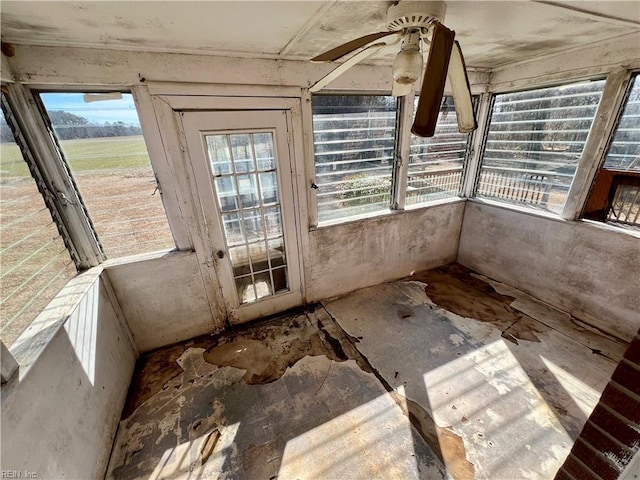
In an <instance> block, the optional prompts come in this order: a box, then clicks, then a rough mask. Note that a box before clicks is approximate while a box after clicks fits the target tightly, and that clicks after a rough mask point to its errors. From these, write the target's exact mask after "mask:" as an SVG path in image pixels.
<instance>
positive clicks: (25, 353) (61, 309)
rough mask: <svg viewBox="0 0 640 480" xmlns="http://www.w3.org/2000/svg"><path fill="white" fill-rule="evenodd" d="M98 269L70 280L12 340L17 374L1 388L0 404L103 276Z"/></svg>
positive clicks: (101, 269) (12, 351) (10, 350)
mask: <svg viewBox="0 0 640 480" xmlns="http://www.w3.org/2000/svg"><path fill="white" fill-rule="evenodd" d="M103 270H104V269H103V268H102V267H101V266H99V267H94V268H91V269H89V270H87V271H85V272H82V273H79V274H78V275H76V276H75V277H73V278H72V279H71V280H69V282H68V283H67V284H66V285H65V286H64V287H63V288H62V290H60V292H59V293H58V294H57V295H56V296H55V297H54V298H53V300H51V302H49V304H48V305H47V306H46V307H45V309H44V310H43V311H42V312H40V314H39V315H38V316H37V317H36V319H35V320H34V321H33V322H32V323H31V325H29V326H28V327H27V328H26V329H25V330H24V332H22V333H21V334H20V336H19V337H18V338H17V339H16V341H15V342H13V344H12V345H11V347H10V348H9V352H10V353H11V355H12V356H13V358H14V359H15V360H16V362H17V363H18V365H19V367H18V371H17V372H16V373H15V374H14V375H13V376H12V377H11V378H10V379H9V381H8V382H7V383H6V384H5V385H3V386H2V397H3V401H4V398H5V396H6V394H7V393H8V390H7V389H11V388H12V386H13V385H15V384H17V383H19V382H20V381H22V380H23V379H24V378H25V376H26V375H27V374H28V372H29V370H30V368H31V366H32V365H34V364H35V362H36V361H37V360H38V357H40V355H41V354H42V352H43V351H44V350H45V349H46V348H47V346H48V345H49V342H50V341H51V339H52V338H53V337H54V336H55V335H56V333H57V332H58V331H59V330H60V328H62V327H63V326H64V324H65V322H67V320H69V318H70V316H71V314H72V313H73V312H74V310H75V309H76V307H77V306H78V305H79V304H80V302H81V301H82V299H83V298H84V297H85V295H86V294H87V292H88V291H89V290H90V289H91V288H92V286H93V285H94V284H95V282H97V281H99V278H100V275H101V274H102V272H103Z"/></svg>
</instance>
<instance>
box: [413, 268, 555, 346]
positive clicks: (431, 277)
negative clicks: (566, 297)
mask: <svg viewBox="0 0 640 480" xmlns="http://www.w3.org/2000/svg"><path fill="white" fill-rule="evenodd" d="M472 273H473V272H472V271H471V270H469V269H468V268H466V267H464V266H462V265H460V264H457V263H453V264H450V265H445V266H443V267H439V268H435V269H433V270H428V271H426V272H421V273H419V274H417V275H414V276H413V277H411V280H418V281H420V282H423V283H426V284H427V286H426V287H425V293H426V294H427V296H428V297H429V298H430V299H431V300H432V301H433V302H434V303H435V304H437V305H438V306H440V307H442V308H444V309H446V310H449V311H450V312H453V313H455V314H457V315H460V316H462V317H467V318H475V319H477V320H480V321H481V322H488V323H492V324H493V325H495V326H496V327H497V328H499V329H500V331H501V332H502V337H503V338H505V339H506V340H509V341H510V342H512V343H515V344H516V345H517V344H518V340H524V341H528V342H539V341H540V339H539V338H538V336H537V334H539V333H543V332H546V331H549V330H551V329H550V328H549V327H547V326H546V325H544V324H542V323H540V322H538V321H537V320H535V319H533V318H531V317H530V316H528V315H525V314H524V313H522V312H519V311H517V310H515V309H514V308H512V307H511V305H510V304H511V302H513V300H514V298H513V297H510V296H508V295H502V294H500V293H498V292H496V290H495V288H493V287H492V286H491V285H489V284H488V283H486V282H485V281H483V280H480V279H479V278H475V277H473V276H472V275H471V274H472Z"/></svg>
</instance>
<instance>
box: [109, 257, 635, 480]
mask: <svg viewBox="0 0 640 480" xmlns="http://www.w3.org/2000/svg"><path fill="white" fill-rule="evenodd" d="M624 347H625V346H624V345H623V344H622V343H620V342H618V341H616V340H615V339H612V338H609V337H607V336H605V335H603V334H602V333H600V332H597V331H595V330H593V329H590V328H589V327H587V326H586V325H584V324H581V323H580V322H579V321H578V320H577V319H575V318H572V317H571V316H570V315H567V314H565V313H563V312H560V311H558V310H555V309H553V308H550V307H549V306H547V305H545V304H543V303H541V302H539V301H537V300H535V299H533V298H531V297H529V296H527V295H525V294H523V293H522V292H519V291H517V290H515V289H513V288H511V287H508V286H506V285H503V284H500V283H498V282H494V281H492V280H490V279H487V278H484V277H482V276H480V275H476V274H474V273H472V272H470V271H468V270H467V269H465V268H464V267H462V266H460V265H457V264H452V265H449V266H446V267H441V268H439V269H435V270H430V271H427V272H423V273H421V274H417V275H414V276H413V277H411V278H410V279H405V280H402V281H397V282H392V283H387V284H382V285H378V286H375V287H371V288H367V289H363V290H359V291H356V292H353V293H351V294H348V295H346V296H344V297H341V298H337V299H332V300H329V301H326V302H323V304H322V305H316V306H315V307H312V308H308V309H306V310H304V311H303V310H300V311H298V312H295V313H289V314H288V315H284V316H281V317H278V318H276V319H273V320H271V321H269V322H265V323H261V324H256V325H252V326H249V327H246V328H243V329H239V330H236V331H233V332H228V333H224V334H221V335H216V336H204V337H199V338H196V339H193V340H191V341H188V342H183V343H180V344H177V345H174V346H170V347H165V348H162V349H159V350H156V351H154V352H151V353H148V354H145V355H144V356H142V357H141V358H140V360H139V362H138V366H137V369H136V373H135V375H134V379H133V381H132V387H131V390H130V393H129V398H128V400H127V405H126V406H125V409H124V412H123V418H122V421H121V423H120V426H119V429H118V433H117V436H116V441H115V444H114V449H113V453H112V458H111V462H110V465H109V470H108V473H107V478H114V479H137V478H145V479H146V478H153V479H164V478H184V479H195V478H257V479H276V478H278V479H285V478H293V479H296V478H298V479H302V478H310V479H318V478H329V479H333V478H341V479H342V478H345V479H346V478H348V479H352V478H353V479H356V478H362V479H371V478H402V479H405V478H422V479H440V478H454V479H460V480H462V479H472V478H475V479H517V478H523V479H525V478H526V479H537V478H539V479H549V478H553V476H554V474H555V472H556V471H557V469H558V468H559V467H560V465H561V464H562V463H563V461H564V459H565V457H566V455H567V454H568V452H569V451H570V449H571V446H572V444H573V441H574V439H575V438H576V437H577V435H578V433H579V432H580V430H581V428H582V426H583V425H584V423H585V421H586V419H587V417H588V416H589V413H590V412H591V410H592V409H593V408H594V407H595V405H596V403H597V401H598V398H599V396H600V393H601V392H602V390H603V389H604V387H605V385H606V383H607V381H608V380H609V377H610V376H611V373H612V372H613V370H614V368H615V366H616V364H617V362H618V361H619V360H620V358H621V357H622V354H623V351H624Z"/></svg>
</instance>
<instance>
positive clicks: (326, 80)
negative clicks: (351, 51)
mask: <svg viewBox="0 0 640 480" xmlns="http://www.w3.org/2000/svg"><path fill="white" fill-rule="evenodd" d="M386 46H387V44H386V43H374V44H373V45H370V46H368V47H367V48H365V49H364V50H361V51H359V52H358V53H356V54H355V55H354V56H352V57H351V58H349V60H347V61H346V62H344V63H341V64H340V65H338V67H336V68H335V69H333V70H331V71H330V72H329V73H328V74H326V75H325V76H324V77H322V78H321V79H320V80H318V81H317V82H316V83H314V84H313V85H312V86H311V87H309V91H310V92H311V93H316V92H319V91H320V90H322V89H323V88H324V87H326V86H327V85H329V84H330V83H331V82H333V81H334V80H335V79H336V78H338V77H339V76H340V75H342V74H343V73H344V72H346V71H347V70H349V69H350V68H351V67H353V66H354V65H355V64H356V63H358V62H361V61H362V60H364V59H365V58H367V57H369V56H371V55H373V54H374V53H376V52H377V51H378V50H380V49H381V48H383V47H386Z"/></svg>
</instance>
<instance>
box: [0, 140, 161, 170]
mask: <svg viewBox="0 0 640 480" xmlns="http://www.w3.org/2000/svg"><path fill="white" fill-rule="evenodd" d="M60 145H61V146H62V151H63V152H64V156H65V158H66V159H67V161H68V162H69V165H70V166H71V170H72V171H73V172H78V173H80V172H86V171H92V170H107V169H116V168H135V167H144V166H148V165H149V156H148V154H147V147H146V145H145V143H144V139H143V138H142V136H141V135H136V136H131V137H108V138H92V139H86V140H63V141H61V142H60ZM25 176H29V170H28V169H27V165H26V163H25V162H24V161H23V160H22V155H21V153H20V149H19V148H18V146H17V145H16V144H15V143H2V144H0V177H25Z"/></svg>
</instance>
